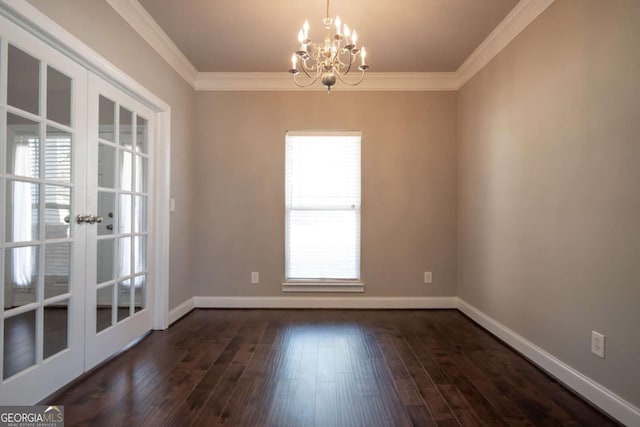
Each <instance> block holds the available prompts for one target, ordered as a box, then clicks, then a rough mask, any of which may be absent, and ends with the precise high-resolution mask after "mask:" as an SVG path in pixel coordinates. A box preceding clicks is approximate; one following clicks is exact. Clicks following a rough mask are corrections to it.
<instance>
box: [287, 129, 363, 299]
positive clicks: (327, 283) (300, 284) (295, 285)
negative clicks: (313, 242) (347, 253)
mask: <svg viewBox="0 0 640 427" xmlns="http://www.w3.org/2000/svg"><path fill="white" fill-rule="evenodd" d="M289 136H311V137H313V136H357V137H359V138H360V144H361V150H362V131H355V130H330V131H325V130H309V131H302V130H299V131H286V132H285V138H284V140H285V164H286V161H287V160H286V156H287V150H286V141H287V137H289ZM361 153H362V151H361ZM360 176H361V179H360V194H361V196H360V197H362V154H360ZM284 184H285V186H286V184H287V180H286V171H285V182H284ZM285 193H286V189H285ZM287 210H288V208H287V204H286V201H285V203H284V211H285V212H284V214H285V236H284V238H285V248H284V249H285V254H284V265H283V272H284V274H283V277H284V280H283V282H282V292H339V293H350V292H353V293H362V292H364V281H363V280H362V200H360V205H359V207H358V208H357V210H358V211H359V213H360V215H359V216H360V218H359V221H358V226H359V227H360V230H359V235H360V243H359V252H360V253H359V256H358V261H359V265H358V276H359V277H358V278H356V279H330V278H327V279H322V278H310V279H304V278H300V279H298V278H295V279H294V278H291V279H287V277H286V263H287V255H286V236H287V233H288V229H287V227H288V225H287V220H286V215H287ZM328 210H334V209H328ZM349 210H350V209H349Z"/></svg>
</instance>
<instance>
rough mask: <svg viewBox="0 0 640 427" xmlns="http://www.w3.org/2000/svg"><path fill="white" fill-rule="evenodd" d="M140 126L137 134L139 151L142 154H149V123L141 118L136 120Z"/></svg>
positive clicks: (138, 117)
mask: <svg viewBox="0 0 640 427" xmlns="http://www.w3.org/2000/svg"><path fill="white" fill-rule="evenodd" d="M136 120H137V123H138V126H137V129H138V130H137V133H136V145H137V150H138V151H139V152H141V153H145V154H148V153H149V129H148V128H149V122H148V121H147V120H146V119H143V118H142V117H140V116H137V118H136Z"/></svg>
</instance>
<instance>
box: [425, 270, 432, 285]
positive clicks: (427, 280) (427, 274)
mask: <svg viewBox="0 0 640 427" xmlns="http://www.w3.org/2000/svg"><path fill="white" fill-rule="evenodd" d="M424 283H433V277H432V275H431V272H430V271H425V272H424Z"/></svg>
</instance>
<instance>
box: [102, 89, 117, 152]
mask: <svg viewBox="0 0 640 427" xmlns="http://www.w3.org/2000/svg"><path fill="white" fill-rule="evenodd" d="M98 110H99V113H98V136H99V138H101V139H104V140H105V141H110V142H115V140H116V139H115V123H116V104H115V103H114V102H113V101H111V100H110V99H108V98H105V97H104V96H102V95H100V101H99V105H98Z"/></svg>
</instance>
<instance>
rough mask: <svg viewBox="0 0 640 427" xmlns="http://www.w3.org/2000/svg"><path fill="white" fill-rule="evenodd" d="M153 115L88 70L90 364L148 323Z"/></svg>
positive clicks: (119, 346)
mask: <svg viewBox="0 0 640 427" xmlns="http://www.w3.org/2000/svg"><path fill="white" fill-rule="evenodd" d="M153 119H154V115H153V112H152V111H151V110H149V109H148V108H147V107H145V106H144V105H142V104H141V103H139V102H137V101H135V100H134V99H132V98H131V97H129V96H127V95H126V94H124V93H123V92H122V91H120V90H118V89H116V88H115V87H113V86H112V85H110V84H109V83H107V82H105V81H104V80H103V79H101V78H99V77H97V76H95V75H93V74H92V75H90V76H89V144H88V156H87V159H88V160H87V163H88V164H89V165H91V166H92V167H91V168H90V171H89V174H88V176H87V187H88V197H87V209H88V212H97V215H96V217H97V219H96V220H94V221H96V225H97V226H95V227H89V228H87V242H89V243H88V246H87V280H88V281H87V288H86V292H87V297H86V300H87V310H88V311H87V316H86V317H87V328H86V330H85V337H86V338H85V339H86V354H85V358H86V362H85V365H86V367H87V369H89V368H91V367H93V366H95V365H96V364H98V363H100V362H102V361H103V360H104V359H106V358H107V357H109V356H110V355H112V354H113V353H115V352H116V351H118V350H120V349H121V348H123V347H124V346H125V345H126V344H128V343H130V342H131V341H132V340H134V339H135V338H137V337H139V336H140V335H142V334H144V333H145V332H146V331H149V330H150V329H151V325H152V315H151V310H149V309H148V301H151V298H152V295H151V293H152V291H153V289H152V288H151V287H150V286H148V284H149V283H150V277H149V276H150V275H149V270H150V269H149V266H150V262H149V261H150V260H149V259H148V254H149V253H150V252H149V250H148V249H149V247H150V245H151V243H152V242H151V240H150V238H151V236H150V234H149V230H150V227H151V224H150V222H149V218H150V217H149V206H151V205H150V202H149V200H150V197H151V191H150V189H151V186H150V180H149V177H150V176H151V170H150V168H151V167H152V165H151V162H150V158H151V154H152V146H151V143H150V142H151V141H153V140H154V128H155V126H154V121H153ZM88 221H89V222H91V221H92V219H88ZM97 221H101V222H97Z"/></svg>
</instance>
